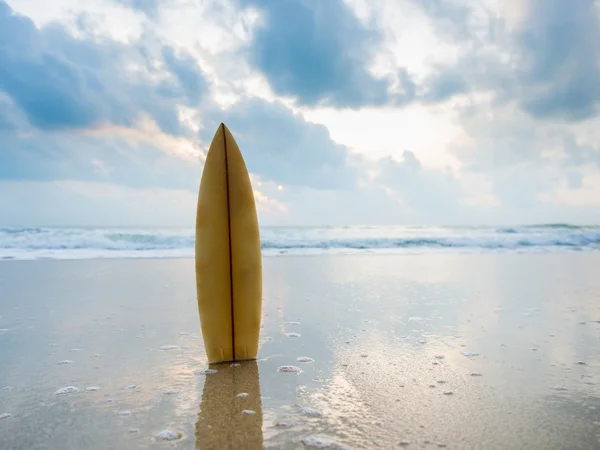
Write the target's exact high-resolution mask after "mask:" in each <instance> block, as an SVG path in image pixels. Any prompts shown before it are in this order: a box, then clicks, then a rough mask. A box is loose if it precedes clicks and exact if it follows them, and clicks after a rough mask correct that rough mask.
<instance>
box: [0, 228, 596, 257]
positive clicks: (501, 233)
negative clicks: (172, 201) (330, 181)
mask: <svg viewBox="0 0 600 450" xmlns="http://www.w3.org/2000/svg"><path fill="white" fill-rule="evenodd" d="M599 244H600V227H597V226H589V227H576V226H569V225H548V226H543V225H542V226H532V227H519V226H517V227H513V228H493V227H465V228H459V227H403V226H396V227H337V228H336V227H330V228H319V227H286V228H280V227H275V228H273V227H261V248H262V251H263V255H265V256H281V255H315V254H356V253H376V254H422V253H457V252H459V253H507V252H512V253H540V252H574V251H593V252H596V251H600V245H599ZM193 256H194V229H193V228H192V227H190V228H187V229H121V230H118V229H102V228H95V229H93V228H15V227H12V228H0V259H10V260H15V259H16V260H19V259H21V260H32V259H40V258H51V259H97V258H174V257H193Z"/></svg>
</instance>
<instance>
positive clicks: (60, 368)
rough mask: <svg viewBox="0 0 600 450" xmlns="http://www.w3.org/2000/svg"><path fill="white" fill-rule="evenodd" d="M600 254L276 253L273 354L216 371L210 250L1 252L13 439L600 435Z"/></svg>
mask: <svg viewBox="0 0 600 450" xmlns="http://www.w3.org/2000/svg"><path fill="white" fill-rule="evenodd" d="M598 267H600V253H595V252H579V253H578V252H572V253H559V252H557V253H537V254H535V253H532V254H516V253H507V254H494V253H489V254H476V253H473V254H420V255H419V254H405V255H369V254H357V255H339V254H338V255H318V256H310V255H308V256H289V255H288V256H268V257H265V258H263V297H264V298H263V328H262V329H261V345H260V350H259V358H258V360H257V361H255V362H244V363H242V364H240V365H239V366H233V367H232V366H231V365H230V364H221V365H217V366H210V367H209V366H208V365H207V364H206V359H205V355H204V350H203V347H202V337H201V331H200V322H199V318H198V312H197V305H196V293H195V282H194V261H193V259H192V258H162V259H161V258H149V259H145V258H139V259H129V258H123V259H87V260H67V259H65V260H45V259H38V260H34V261H1V262H0V362H1V364H0V448H2V449H7V450H8V449H42V448H51V449H58V448H60V449H75V448H77V449H79V448H86V449H89V450H95V449H109V448H140V449H144V448H182V449H192V448H228V447H224V442H229V443H230V445H231V446H230V447H229V448H240V449H241V448H262V447H265V448H282V449H288V448H290V449H295V448H303V447H304V448H356V449H368V448H385V449H394V448H449V449H452V448H456V449H462V448H469V449H475V448H481V449H484V448H485V449H505V448H536V449H562V448H569V449H591V448H600V277H598ZM286 366H288V367H286ZM289 366H291V367H289ZM207 369H208V370H207ZM215 371H216V372H215ZM240 394H242V395H240ZM243 394H247V395H243Z"/></svg>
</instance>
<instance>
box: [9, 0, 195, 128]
mask: <svg viewBox="0 0 600 450" xmlns="http://www.w3.org/2000/svg"><path fill="white" fill-rule="evenodd" d="M80 31H82V32H83V33H84V37H83V38H74V37H73V36H72V35H71V34H69V32H68V31H67V30H66V29H65V28H64V27H62V26H61V25H60V24H57V23H51V24H49V25H46V26H43V27H42V28H40V29H38V28H37V27H36V26H35V24H34V23H33V22H32V21H31V20H30V19H29V18H27V17H24V16H21V15H18V14H13V13H12V11H11V9H10V8H9V7H8V6H7V5H6V3H4V2H0V90H2V91H4V92H5V93H6V94H7V95H8V96H9V97H10V98H11V99H12V100H13V101H14V102H15V104H17V105H18V106H19V107H20V108H21V109H22V111H23V112H24V113H25V115H26V116H27V118H28V120H29V122H30V123H31V124H32V125H33V126H35V127H37V128H40V129H44V130H57V129H73V128H85V127H90V126H95V125H98V124H101V123H106V122H108V123H112V124H119V125H131V124H132V123H133V122H134V121H135V120H137V119H138V118H139V117H140V116H141V115H143V114H149V115H150V116H152V117H153V118H154V119H155V120H156V121H157V123H158V124H159V126H160V127H161V129H162V130H163V131H167V132H170V133H173V134H176V133H182V132H183V130H182V129H181V127H180V123H179V120H178V109H177V105H178V104H181V103H182V104H193V105H196V104H197V103H198V102H199V100H200V97H201V96H202V94H203V93H204V92H205V91H206V85H205V82H204V80H203V77H202V73H201V71H200V70H199V68H198V66H197V65H194V64H193V61H192V60H191V59H190V58H189V56H187V55H186V54H185V53H184V54H182V55H181V56H180V55H178V54H176V52H175V51H174V50H173V49H172V48H170V47H166V46H159V48H153V47H152V46H151V45H144V44H142V43H139V42H138V43H134V44H124V43H120V42H117V41H113V40H110V39H106V38H100V39H95V38H93V37H91V36H85V30H80ZM147 42H148V43H150V44H152V40H151V39H147ZM161 51H162V59H163V62H164V65H163V67H164V68H163V69H160V68H155V66H156V62H157V61H158V62H160V61H161V54H160V52H161Z"/></svg>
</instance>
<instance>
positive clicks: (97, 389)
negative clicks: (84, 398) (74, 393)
mask: <svg viewBox="0 0 600 450" xmlns="http://www.w3.org/2000/svg"><path fill="white" fill-rule="evenodd" d="M85 390H86V391H88V392H96V391H99V390H100V386H90V387H86V388H85Z"/></svg>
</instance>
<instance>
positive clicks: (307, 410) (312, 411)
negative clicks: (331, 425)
mask: <svg viewBox="0 0 600 450" xmlns="http://www.w3.org/2000/svg"><path fill="white" fill-rule="evenodd" d="M300 412H302V414H304V415H305V416H309V417H323V412H322V411H321V410H320V409H317V408H313V407H312V406H301V407H300Z"/></svg>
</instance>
